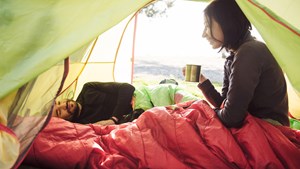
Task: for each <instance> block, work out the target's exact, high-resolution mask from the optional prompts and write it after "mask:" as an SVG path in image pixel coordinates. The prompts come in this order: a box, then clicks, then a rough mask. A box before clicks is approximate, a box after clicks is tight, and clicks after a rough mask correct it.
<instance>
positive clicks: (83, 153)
mask: <svg viewBox="0 0 300 169" xmlns="http://www.w3.org/2000/svg"><path fill="white" fill-rule="evenodd" d="M183 107H188V108H186V109H185V108H183ZM299 148H300V132H299V130H292V129H290V128H288V127H284V126H273V125H271V124H270V123H268V122H266V121H264V120H261V119H258V118H255V117H253V116H251V115H248V116H247V117H246V120H245V122H244V124H243V127H242V128H239V129H235V128H232V129H228V128H226V127H225V126H224V125H223V124H222V123H221V121H220V120H219V119H218V117H217V116H216V114H215V112H214V111H213V109H211V107H210V106H209V105H208V103H207V102H205V101H201V100H199V101H196V102H185V103H181V104H178V105H176V106H175V107H171V106H169V107H155V108H152V109H149V110H148V111H146V112H144V113H143V114H142V115H141V116H140V117H139V118H138V119H137V120H136V121H134V122H130V123H125V124H122V125H110V126H101V125H93V124H90V125H82V124H76V123H70V122H68V121H65V120H62V119H59V118H52V119H51V122H50V123H49V125H48V126H47V127H46V128H45V130H43V131H42V132H41V133H40V134H39V136H38V138H37V139H36V140H35V142H34V144H33V146H32V149H31V150H30V152H29V154H28V156H27V158H26V159H25V161H24V162H25V164H29V165H32V166H39V167H48V168H57V167H59V168H122V169H124V168H166V169H167V168H172V169H176V168H180V169H182V168H297V167H299V165H300V161H299V156H300V149H299Z"/></svg>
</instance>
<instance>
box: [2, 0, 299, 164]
mask: <svg viewBox="0 0 300 169" xmlns="http://www.w3.org/2000/svg"><path fill="white" fill-rule="evenodd" d="M237 2H238V4H239V6H240V7H241V9H242V10H243V11H244V13H245V14H246V16H247V17H248V19H249V20H250V21H251V23H252V24H253V25H254V26H255V27H256V28H257V30H258V31H259V33H260V35H261V37H262V38H263V40H264V41H265V43H266V44H267V46H268V47H269V49H270V50H271V52H272V53H273V55H274V56H275V58H276V60H277V61H278V63H279V64H280V66H281V67H282V69H283V70H284V72H285V74H286V80H287V82H288V94H289V107H290V113H291V115H292V116H293V117H295V118H297V119H299V118H300V106H299V102H300V94H299V92H300V76H299V75H298V73H299V72H300V67H299V65H300V58H299V57H298V55H299V52H300V46H299V45H298V44H300V20H299V19H298V18H299V15H300V13H299V10H298V9H297V8H298V7H299V6H300V2H299V1H295V0H281V1H277V2H276V3H275V2H271V1H267V0H256V1H252V0H249V1H242V0H237ZM148 3H151V1H149V0H139V1H130V0H124V1H109V2H108V1H105V0H100V1H96V0H86V1H81V0H74V1H72V3H70V2H69V1H67V0H59V1H55V2H52V1H51V2H50V1H34V0H30V1H26V2H25V1H24V2H23V1H6V2H5V3H4V4H3V7H1V9H0V13H1V14H0V16H1V18H2V19H1V20H2V21H1V22H2V23H1V27H0V36H1V45H0V51H1V56H2V62H1V63H0V68H1V69H0V81H1V83H0V88H1V91H0V124H1V125H0V133H1V135H0V137H1V139H0V140H3V141H1V142H0V144H2V145H0V147H6V148H5V150H1V153H0V154H6V155H5V156H3V155H2V157H1V158H2V159H1V160H0V168H15V167H18V166H19V165H20V164H21V163H22V160H23V159H24V157H25V156H26V154H27V152H28V150H29V148H30V146H31V144H32V142H33V141H34V139H35V137H36V136H37V135H38V133H39V132H40V131H41V130H42V129H43V128H44V127H45V126H46V125H47V123H48V122H49V120H50V118H51V109H52V107H53V104H54V100H56V99H66V98H69V99H72V98H76V96H77V95H78V92H80V89H81V88H82V86H83V84H84V83H85V82H88V81H116V82H128V83H133V78H134V76H133V75H134V60H135V50H136V49H135V47H136V41H135V38H136V36H138V31H137V28H138V26H139V24H138V15H139V10H140V9H142V8H143V7H144V6H145V5H147V4H148ZM189 3H203V1H200V2H197V1H189ZM1 6H2V5H1ZM82 9H88V10H82ZM74 11H76V12H74ZM200 13H201V12H200ZM108 16H109V17H108ZM178 34H180V32H178ZM199 34H201V32H199ZM173 40H174V39H173ZM124 42H127V43H124ZM7 147H10V148H7Z"/></svg>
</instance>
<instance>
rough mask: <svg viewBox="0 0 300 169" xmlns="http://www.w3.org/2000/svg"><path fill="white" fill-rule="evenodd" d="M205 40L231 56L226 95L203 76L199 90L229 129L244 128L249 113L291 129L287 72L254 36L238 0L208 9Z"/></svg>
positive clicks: (217, 3)
mask: <svg viewBox="0 0 300 169" xmlns="http://www.w3.org/2000/svg"><path fill="white" fill-rule="evenodd" d="M204 16H205V29H204V31H203V35H202V36H203V37H204V38H206V39H207V40H208V41H209V43H210V44H211V45H212V48H213V49H218V48H220V51H221V50H222V49H224V48H225V49H226V50H227V51H228V52H230V53H231V55H230V56H228V57H227V58H226V61H225V66H224V81H223V88H222V93H221V94H219V92H217V91H216V90H215V88H214V86H213V85H212V84H211V82H210V81H209V80H208V79H207V78H205V76H203V75H202V76H201V77H200V79H199V84H198V87H199V89H201V90H202V92H203V94H204V96H205V97H206V99H207V100H208V101H209V102H210V103H211V104H212V105H213V106H215V107H216V108H217V109H216V110H215V111H216V113H217V115H218V117H219V118H220V120H221V121H222V122H223V123H224V124H225V125H226V126H227V127H241V125H242V124H243V121H244V119H245V117H246V115H247V113H248V112H249V113H250V114H251V115H253V116H255V117H258V118H261V119H265V120H267V121H268V122H271V123H273V124H277V125H284V126H289V119H288V97H287V86H286V81H285V78H284V75H283V71H282V70H281V68H280V66H279V65H278V63H277V62H276V60H275V58H274V57H273V55H272V54H271V52H270V51H269V49H268V48H267V46H266V45H265V44H264V43H262V42H259V41H257V40H255V38H253V37H252V36H251V33H250V31H249V30H251V24H250V22H249V20H248V19H247V18H246V16H245V15H244V14H243V12H242V11H241V9H240V8H239V6H238V5H237V3H236V2H235V1H234V0H229V1H224V0H215V1H213V2H212V3H210V4H209V5H208V6H207V8H206V9H205V10H204Z"/></svg>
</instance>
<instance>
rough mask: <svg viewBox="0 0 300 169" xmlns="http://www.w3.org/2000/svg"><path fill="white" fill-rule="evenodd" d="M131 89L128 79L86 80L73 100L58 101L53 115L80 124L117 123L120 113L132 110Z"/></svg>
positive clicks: (120, 116)
mask: <svg viewBox="0 0 300 169" xmlns="http://www.w3.org/2000/svg"><path fill="white" fill-rule="evenodd" d="M134 90H135V88H134V86H132V85H131V84H128V83H119V82H88V83H85V84H84V86H83V88H82V90H81V92H80V93H79V95H78V97H77V99H76V101H73V100H62V101H57V102H56V105H55V106H54V108H53V113H52V115H53V116H54V117H60V118H63V119H66V120H69V121H71V122H75V123H81V124H88V123H97V124H101V125H111V124H117V123H118V121H119V120H120V119H121V118H122V117H123V115H125V114H129V113H131V112H132V110H133V109H132V104H131V101H132V96H133V92H134Z"/></svg>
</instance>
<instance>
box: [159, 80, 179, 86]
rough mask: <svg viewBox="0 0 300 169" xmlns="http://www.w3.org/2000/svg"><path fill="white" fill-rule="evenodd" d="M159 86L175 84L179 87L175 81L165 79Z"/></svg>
mask: <svg viewBox="0 0 300 169" xmlns="http://www.w3.org/2000/svg"><path fill="white" fill-rule="evenodd" d="M159 84H175V85H178V82H177V81H176V80H175V79H164V80H162V81H160V82H159Z"/></svg>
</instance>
